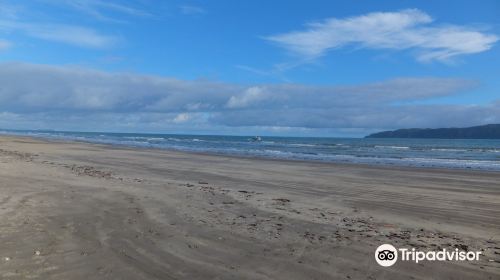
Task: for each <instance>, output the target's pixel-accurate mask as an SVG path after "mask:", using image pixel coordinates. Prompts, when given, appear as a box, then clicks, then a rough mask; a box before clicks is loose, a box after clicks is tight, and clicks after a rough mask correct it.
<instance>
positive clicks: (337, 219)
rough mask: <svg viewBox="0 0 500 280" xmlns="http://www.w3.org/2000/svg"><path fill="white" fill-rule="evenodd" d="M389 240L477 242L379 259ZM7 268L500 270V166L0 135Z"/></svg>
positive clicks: (235, 275) (352, 275)
mask: <svg viewBox="0 0 500 280" xmlns="http://www.w3.org/2000/svg"><path fill="white" fill-rule="evenodd" d="M384 243H390V244H393V245H395V246H402V247H405V246H406V247H409V248H412V247H413V248H419V249H422V250H439V249H442V248H451V249H454V248H460V249H463V250H474V251H477V250H479V251H482V256H481V258H480V260H479V261H473V262H458V261H451V262H430V261H424V262H421V263H418V264H415V263H411V262H398V263H397V264H395V265H394V266H392V267H388V268H384V267H381V266H379V265H378V264H377V263H376V262H375V259H374V252H375V249H376V248H377V247H378V246H379V245H381V244H384ZM0 257H1V259H0V278H1V279H500V173H498V172H479V171H471V170H446V169H419V168H398V167H382V166H367V165H347V164H332V163H319V162H301V161H281V160H271V159H253V158H238V157H228V156H217V155H205V154H195V153H181V152H174V151H164V150H151V149H134V148H127V147H119V146H107V145H97V144H87V143H77V142H60V141H47V140H40V139H32V138H27V137H13V136H1V137H0Z"/></svg>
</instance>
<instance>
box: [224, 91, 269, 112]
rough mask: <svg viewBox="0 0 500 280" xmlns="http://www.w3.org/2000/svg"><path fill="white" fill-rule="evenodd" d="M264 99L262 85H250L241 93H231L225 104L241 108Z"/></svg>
mask: <svg viewBox="0 0 500 280" xmlns="http://www.w3.org/2000/svg"><path fill="white" fill-rule="evenodd" d="M265 99H266V93H265V89H264V88H263V87H250V88H248V89H247V90H245V92H244V93H243V94H241V95H233V96H231V98H229V101H228V102H227V104H226V107H228V108H243V107H247V106H249V105H254V104H257V103H259V102H260V101H263V100H265Z"/></svg>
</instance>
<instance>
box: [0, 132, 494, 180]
mask: <svg viewBox="0 0 500 280" xmlns="http://www.w3.org/2000/svg"><path fill="white" fill-rule="evenodd" d="M96 133H97V132H96ZM210 136H212V135H210ZM213 136H217V135H213ZM1 137H7V138H8V137H12V138H19V139H22V138H26V139H35V140H41V141H47V142H53V143H62V144H64V143H81V144H86V145H96V146H98V147H102V148H104V149H115V148H116V149H130V150H149V151H159V152H161V151H165V152H167V153H180V154H183V153H186V154H192V155H201V156H216V157H227V158H236V159H238V158H240V159H255V160H264V161H272V162H302V163H304V164H315V163H317V164H320V165H325V164H326V165H339V166H352V167H354V168H355V167H363V166H365V167H368V168H381V169H390V170H393V169H400V170H421V171H426V172H433V171H434V170H437V171H438V172H439V171H447V170H448V171H457V172H459V173H461V172H464V171H465V172H473V173H492V172H493V173H500V170H497V169H476V168H465V167H445V166H439V165H436V166H425V165H401V164H389V163H373V162H372V163H365V162H347V161H331V160H318V159H301V158H279V157H271V156H262V155H243V154H231V153H223V152H210V151H194V150H180V149H176V148H169V147H151V146H140V145H131V144H122V143H99V142H97V141H91V140H77V139H60V138H59V139H58V138H54V137H47V136H34V135H16V134H1V133H0V138H1Z"/></svg>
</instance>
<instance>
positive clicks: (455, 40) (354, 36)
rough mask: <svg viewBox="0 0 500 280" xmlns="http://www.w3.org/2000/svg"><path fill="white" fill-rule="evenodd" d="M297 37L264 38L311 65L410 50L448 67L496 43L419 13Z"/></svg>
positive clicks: (347, 21)
mask: <svg viewBox="0 0 500 280" xmlns="http://www.w3.org/2000/svg"><path fill="white" fill-rule="evenodd" d="M306 27H307V28H306V29H305V30H301V31H292V32H288V33H283V34H277V35H272V36H268V37H266V39H267V40H269V41H271V42H274V43H277V44H278V45H280V46H282V47H284V48H285V49H287V50H289V51H290V52H292V53H294V54H296V55H299V56H301V57H302V58H306V59H315V58H318V57H321V56H323V55H325V54H327V53H328V52H329V51H332V50H335V49H340V48H348V47H353V48H366V49H392V50H413V51H415V54H416V58H417V60H419V61H422V62H428V61H449V60H450V59H452V58H454V57H457V56H460V55H465V54H474V53H480V52H484V51H487V50H489V49H490V48H492V47H493V45H494V43H496V42H497V41H498V40H499V37H498V36H496V35H494V34H490V33H486V32H483V31H481V30H478V29H477V28H473V27H468V26H462V25H438V24H435V23H434V20H433V19H432V17H431V16H430V15H428V14H426V13H425V12H423V11H420V10H418V9H407V10H402V11H398V12H375V13H368V14H364V15H360V16H355V17H349V18H340V19H339V18H329V19H326V20H323V21H319V22H312V23H309V24H307V26H306Z"/></svg>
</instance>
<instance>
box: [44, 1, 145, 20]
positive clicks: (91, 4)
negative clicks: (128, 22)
mask: <svg viewBox="0 0 500 280" xmlns="http://www.w3.org/2000/svg"><path fill="white" fill-rule="evenodd" d="M43 1H44V2H47V3H50V4H54V5H58V6H61V5H63V6H66V7H69V8H72V9H74V10H76V11H79V12H81V13H83V14H86V15H89V16H92V17H93V18H94V19H97V20H104V21H113V22H122V21H123V19H121V17H120V16H132V17H152V16H153V14H151V13H150V12H149V11H146V10H145V9H141V8H137V7H134V6H133V5H132V3H136V1H128V4H127V5H125V4H122V3H118V2H116V1H102V0H57V1H56V0H43Z"/></svg>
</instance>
